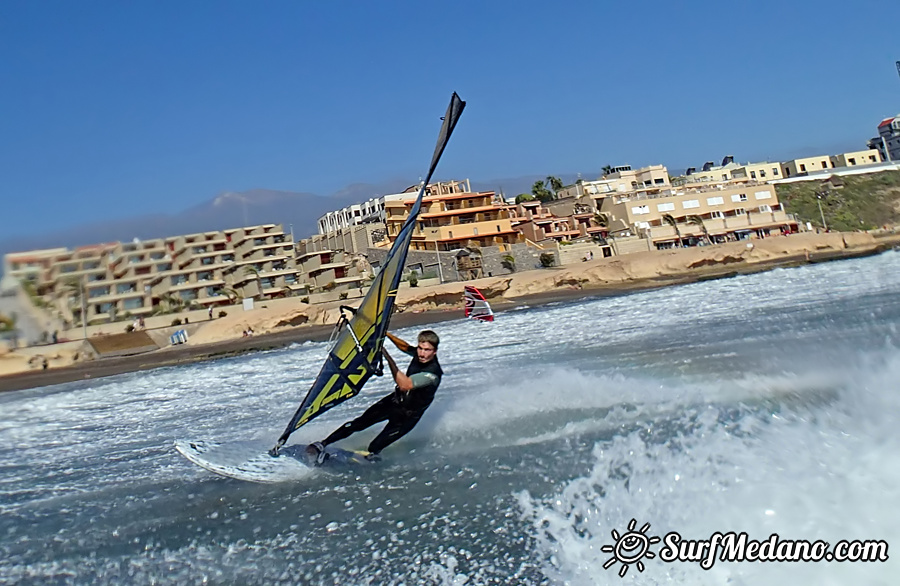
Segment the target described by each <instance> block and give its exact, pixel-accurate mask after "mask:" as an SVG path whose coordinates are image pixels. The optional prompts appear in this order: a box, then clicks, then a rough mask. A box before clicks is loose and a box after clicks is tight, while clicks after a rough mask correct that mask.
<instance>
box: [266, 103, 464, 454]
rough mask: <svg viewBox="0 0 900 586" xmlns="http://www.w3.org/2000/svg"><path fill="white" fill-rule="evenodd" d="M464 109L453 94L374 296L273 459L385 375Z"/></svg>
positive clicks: (363, 305) (344, 336)
mask: <svg viewBox="0 0 900 586" xmlns="http://www.w3.org/2000/svg"><path fill="white" fill-rule="evenodd" d="M465 106H466V103H465V102H464V101H462V100H461V99H460V98H459V96H458V95H457V94H456V92H454V93H453V96H452V97H451V98H450V105H449V106H448V107H447V112H446V113H445V114H444V116H443V118H442V119H441V120H443V123H442V124H441V131H440V133H439V134H438V140H437V144H436V145H435V148H434V154H433V155H432V157H431V165H430V166H429V168H428V174H427V175H426V176H425V180H424V181H423V182H422V185H421V186H420V187H419V192H418V195H417V196H416V200H415V203H414V204H413V206H412V208H411V209H410V212H409V217H407V218H406V221H405V222H404V223H403V226H402V228H401V229H400V232H399V233H398V234H397V238H396V239H395V240H394V244H393V246H391V250H390V251H389V252H388V255H387V257H385V261H384V264H383V266H382V268H381V270H380V271H379V273H378V275H376V277H375V280H374V281H373V282H372V285H371V286H370V287H369V291H368V292H367V293H366V296H365V297H364V298H363V300H362V302H361V303H360V305H359V307H358V308H357V310H356V313H355V315H354V316H353V318H352V319H351V320H350V321H349V323H348V324H347V325H346V326H345V328H344V330H343V331H342V333H341V334H340V336H339V337H338V339H337V342H335V345H334V347H333V348H332V350H331V352H329V354H328V357H327V358H326V359H325V363H324V364H323V365H322V370H321V371H320V372H319V375H318V376H317V377H316V380H315V382H313V384H312V387H311V388H310V389H309V392H308V393H307V394H306V398H304V399H303V402H302V403H301V404H300V407H299V408H298V409H297V411H296V413H295V414H294V416H293V417H292V418H291V421H290V422H289V423H288V425H287V427H286V428H285V430H284V433H283V434H282V435H281V437H280V438H279V439H278V443H277V445H276V446H275V447H274V448H273V449H272V453H273V454H277V452H278V449H279V448H280V447H281V446H283V445H284V443H285V442H286V441H287V439H288V437H290V435H291V434H292V433H293V432H294V431H296V430H297V429H298V428H300V427H301V426H303V425H305V424H306V423H308V422H309V421H310V420H312V419H313V418H315V417H318V416H319V415H321V414H322V413H324V412H325V411H327V410H328V409H330V408H332V407H334V406H335V405H338V404H339V403H342V402H343V401H346V400H347V399H349V398H351V397H353V396H355V395H356V394H358V393H359V391H360V390H362V387H363V385H365V383H366V382H367V381H368V380H369V378H370V377H371V376H372V375H373V374H381V348H382V346H383V345H384V338H385V336H386V335H387V330H388V325H389V324H390V320H391V314H392V313H393V310H394V301H395V300H396V296H397V289H398V288H399V286H400V278H401V277H402V272H403V267H404V265H405V264H406V256H407V252H408V250H409V243H410V240H411V239H412V233H413V230H414V229H415V226H416V221H417V218H418V215H419V210H420V209H421V207H422V199H423V197H424V194H425V189H426V187H427V186H428V182H429V181H431V177H432V175H433V174H434V171H435V169H436V168H437V165H438V162H439V161H440V159H441V155H442V154H443V153H444V149H445V148H447V143H448V142H449V140H450V136H451V135H452V134H453V129H454V128H456V123H457V122H458V121H459V117H460V116H461V115H462V112H463V109H464V108H465Z"/></svg>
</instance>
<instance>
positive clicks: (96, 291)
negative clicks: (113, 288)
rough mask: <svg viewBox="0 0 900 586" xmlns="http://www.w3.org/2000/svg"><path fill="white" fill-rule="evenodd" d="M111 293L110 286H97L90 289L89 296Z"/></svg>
mask: <svg viewBox="0 0 900 586" xmlns="http://www.w3.org/2000/svg"><path fill="white" fill-rule="evenodd" d="M104 295H109V287H97V288H95V289H89V290H88V297H103V296H104Z"/></svg>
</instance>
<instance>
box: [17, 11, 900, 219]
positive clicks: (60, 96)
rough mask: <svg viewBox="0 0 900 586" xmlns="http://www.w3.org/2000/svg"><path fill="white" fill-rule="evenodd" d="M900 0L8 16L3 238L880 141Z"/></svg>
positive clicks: (893, 93) (896, 52) (899, 54)
mask: <svg viewBox="0 0 900 586" xmlns="http://www.w3.org/2000/svg"><path fill="white" fill-rule="evenodd" d="M898 21H900V2H897V1H896V0H892V1H883V2H882V1H878V2H874V1H873V2H867V1H865V0H862V1H860V2H857V3H851V4H847V3H845V2H832V1H830V0H823V1H819V2H787V3H785V2H769V1H768V0H763V1H758V2H753V3H732V2H721V1H720V2H693V3H688V5H686V6H680V5H679V3H673V2H661V1H660V2H656V1H644V2H642V1H636V2H628V3H626V2H622V3H612V2H531V1H515V2H504V1H489V0H478V1H473V2H468V1H464V2H454V3H449V2H447V3H444V2H442V3H435V2H421V1H416V2H391V1H385V2H371V1H369V2H349V1H345V2H321V1H320V2H311V1H309V2H307V1H300V0H296V1H292V2H286V1H276V0H273V1H267V2H250V1H249V0H248V1H243V2H202V1H190V2H183V1H166V0H163V1H153V2H150V1H134V2H108V1H85V2H71V1H65V2H54V1H49V0H42V1H40V2H28V1H24V0H19V1H14V0H8V1H6V2H2V3H0V54H2V55H3V59H0V109H2V113H3V114H2V117H0V200H2V201H0V219H2V224H0V225H2V228H0V231H2V232H3V234H2V235H3V236H7V237H8V236H15V235H16V234H26V233H33V232H45V231H52V230H55V229H59V228H61V227H67V226H71V225H73V224H79V223H84V222H86V221H88V220H90V219H91V218H101V219H115V218H120V217H128V216H135V215H141V214H146V213H177V212H179V211H180V210H183V209H185V208H187V207H190V206H192V205H195V204H198V203H201V202H203V201H206V200H209V199H211V198H213V197H214V196H216V195H217V194H219V193H221V192H223V191H243V190H248V189H253V188H267V189H280V190H289V191H306V192H313V193H318V194H321V195H330V194H331V193H333V192H335V191H337V190H339V189H341V188H342V187H344V186H346V185H348V184H350V183H354V182H372V183H375V182H379V181H385V180H390V179H395V178H407V177H411V178H413V179H415V178H417V177H419V176H420V175H421V174H423V173H424V172H425V169H426V168H427V164H428V160H429V157H430V155H431V149H432V148H433V145H434V139H435V135H436V133H437V130H438V128H439V125H440V121H439V116H440V115H441V114H442V113H443V110H444V108H445V107H446V104H447V101H448V99H449V97H450V94H451V93H452V92H453V91H457V92H458V93H459V94H460V96H461V97H462V98H463V99H465V100H467V101H468V107H467V110H466V113H465V114H464V115H463V119H462V121H461V122H460V124H459V127H458V128H457V132H456V134H455V135H454V139H453V141H452V142H451V144H450V147H449V148H448V150H447V153H446V155H445V157H444V161H443V163H442V165H441V167H440V168H439V171H438V175H437V178H438V179H448V178H466V177H469V178H472V179H473V180H479V181H484V180H489V179H497V178H505V177H516V176H521V175H531V174H539V175H548V174H555V175H564V174H574V173H579V172H581V173H584V174H585V175H588V176H590V175H592V174H594V173H595V172H596V171H598V170H599V169H600V168H601V167H602V166H603V165H605V164H613V165H616V164H630V165H632V166H635V167H637V166H642V165H647V164H658V163H662V164H665V165H667V166H668V167H669V168H670V169H683V168H684V167H687V166H700V165H702V164H703V162H704V161H707V160H715V161H721V159H722V157H723V156H724V155H727V154H731V155H734V156H735V157H736V158H737V159H738V160H741V161H746V160H753V161H757V160H763V159H771V160H777V159H788V158H793V157H796V156H800V155H804V154H806V155H813V154H822V153H830V152H838V151H840V150H846V149H861V148H864V147H865V142H866V140H867V139H868V138H870V137H872V136H874V135H875V128H876V125H877V123H878V122H879V121H880V120H881V119H882V118H883V117H886V116H888V115H893V114H896V113H898V112H900V77H898V74H897V71H896V69H895V66H894V62H895V61H897V60H900V40H898V37H897V35H896V34H894V33H893V27H894V24H895V23H896V22H898Z"/></svg>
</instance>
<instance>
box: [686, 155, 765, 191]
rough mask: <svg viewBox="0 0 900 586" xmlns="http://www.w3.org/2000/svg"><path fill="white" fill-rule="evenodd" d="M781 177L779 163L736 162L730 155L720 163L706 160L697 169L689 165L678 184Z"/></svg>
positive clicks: (723, 182)
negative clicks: (716, 163)
mask: <svg viewBox="0 0 900 586" xmlns="http://www.w3.org/2000/svg"><path fill="white" fill-rule="evenodd" d="M772 179H781V163H770V162H767V161H766V162H761V163H737V162H735V161H734V157H732V156H731V155H729V156H726V157H725V158H724V159H722V164H721V165H715V164H714V163H713V162H711V161H708V162H707V163H705V164H704V165H703V167H702V168H701V169H700V170H699V171H698V170H697V169H695V168H694V167H691V168H689V169H688V170H687V172H686V173H685V176H684V177H682V178H679V181H678V182H677V183H678V184H679V185H684V184H690V183H705V184H709V185H713V184H726V183H732V182H747V181H770V180H772Z"/></svg>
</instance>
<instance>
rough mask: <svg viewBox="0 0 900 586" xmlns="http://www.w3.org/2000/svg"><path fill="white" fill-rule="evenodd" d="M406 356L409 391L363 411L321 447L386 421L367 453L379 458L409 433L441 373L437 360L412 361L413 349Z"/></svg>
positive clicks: (438, 383) (390, 396)
mask: <svg viewBox="0 0 900 586" xmlns="http://www.w3.org/2000/svg"><path fill="white" fill-rule="evenodd" d="M407 354H411V355H412V356H413V357H414V358H413V359H412V362H410V363H409V367H407V369H406V376H408V377H410V378H411V379H412V380H413V388H412V390H410V391H409V392H406V393H404V392H402V391H400V390H399V389H395V390H394V392H393V393H391V394H390V395H387V396H386V397H383V398H382V399H381V400H379V401H378V402H377V403H375V404H374V405H372V406H371V407H369V408H368V409H366V411H365V413H363V414H362V415H360V416H359V417H357V418H356V419H354V420H353V421H348V422H347V423H345V424H344V425H342V426H341V427H339V428H337V429H336V430H335V431H334V433H332V434H331V435H329V436H328V437H327V438H325V439H324V440H322V444H324V445H326V446H327V445H329V444H333V443H334V442H337V441H340V440H342V439H344V438H346V437H349V436H350V435H351V434H353V433H356V432H357V431H362V430H364V429H366V428H368V427H371V426H373V425H375V424H376V423H381V422H382V421H387V422H388V424H387V425H386V426H385V428H384V429H383V430H381V433H379V434H378V435H377V436H376V437H375V439H373V440H372V443H370V444H369V452H371V453H373V454H378V453H380V452H381V450H383V449H384V448H386V447H388V446H389V445H391V444H392V443H394V442H395V441H397V440H398V439H400V438H401V437H403V436H404V435H406V434H407V433H409V432H410V431H412V428H413V427H415V426H416V424H417V423H418V422H419V419H421V418H422V415H423V414H424V413H425V410H426V409H428V406H429V405H431V402H432V401H433V400H434V394H435V393H436V392H437V388H438V385H440V384H441V377H442V376H443V375H444V371H443V370H441V365H440V363H438V359H437V356H435V357H434V358H432V359H431V360H430V361H428V362H426V363H425V364H422V363H421V362H419V359H418V358H417V357H415V356H416V348H415V347H412V348H411V351H410V352H407ZM416 375H419V376H416Z"/></svg>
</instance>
